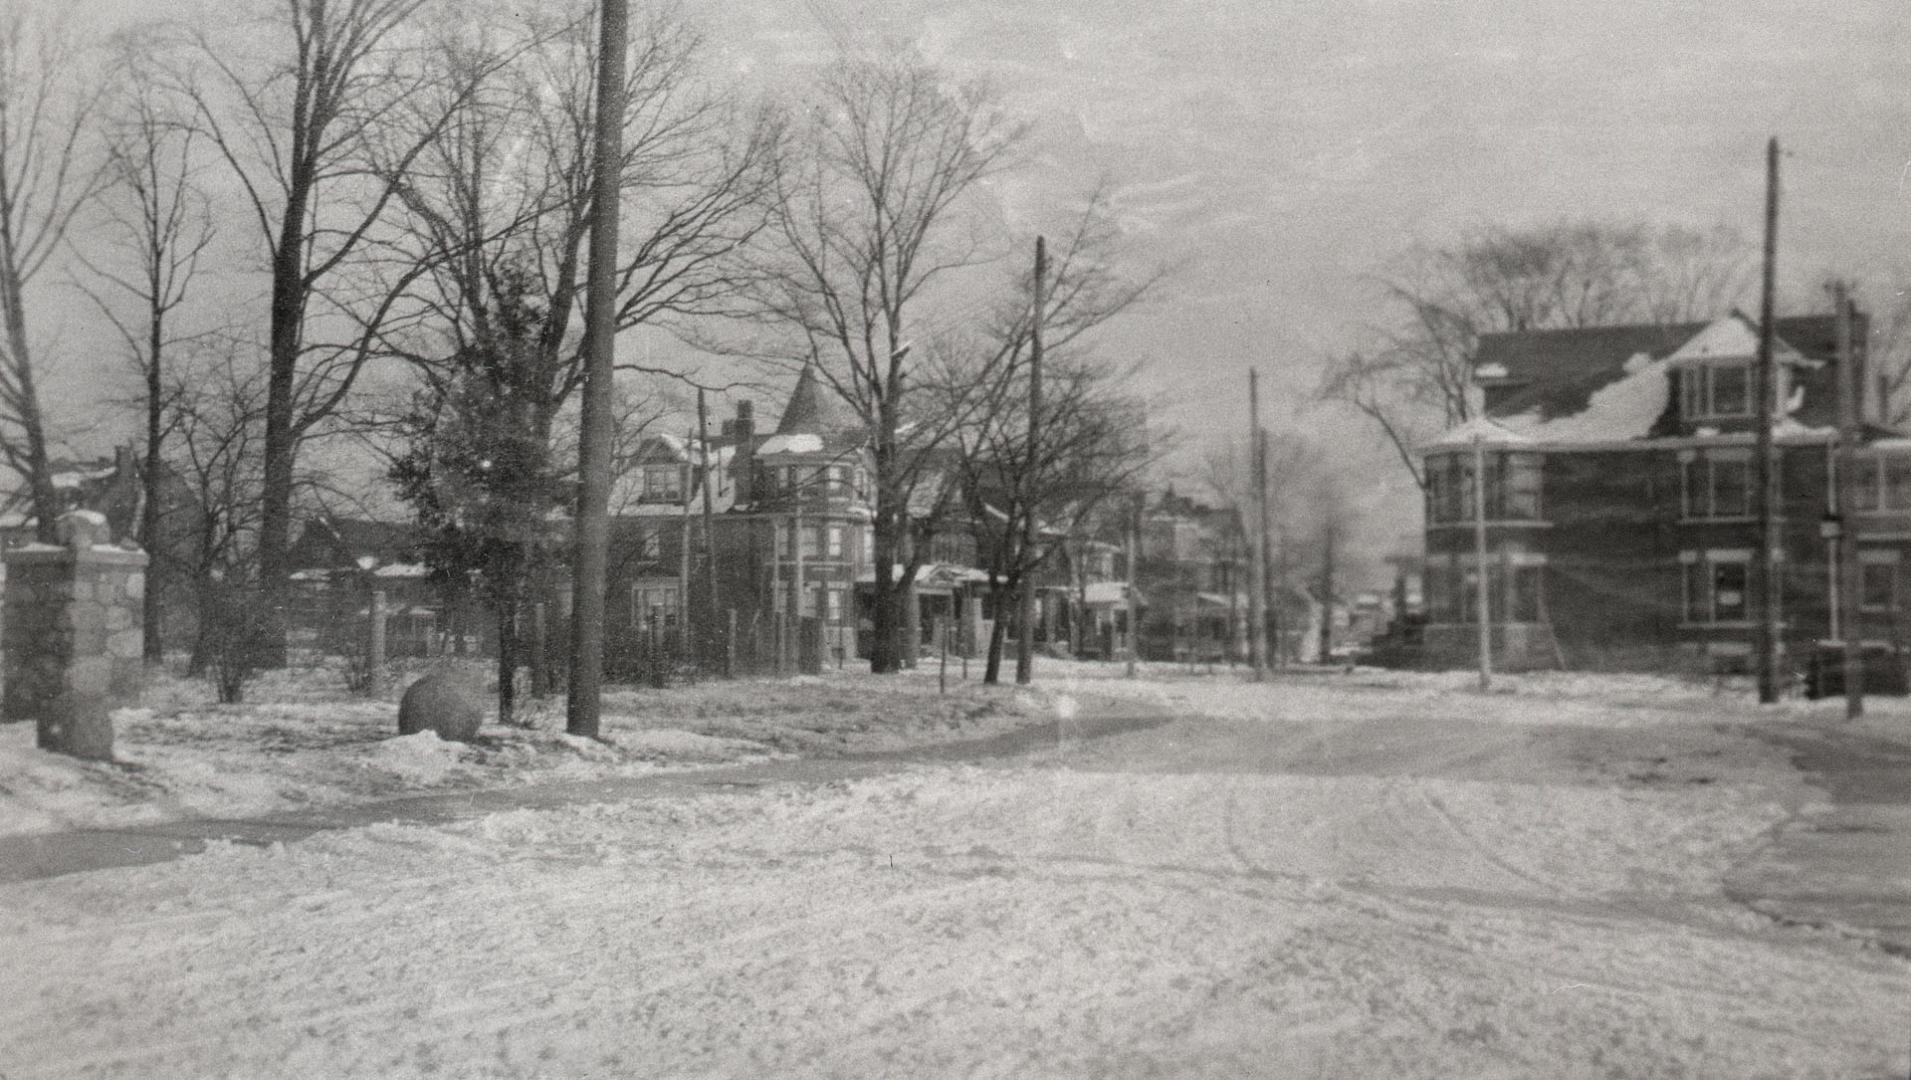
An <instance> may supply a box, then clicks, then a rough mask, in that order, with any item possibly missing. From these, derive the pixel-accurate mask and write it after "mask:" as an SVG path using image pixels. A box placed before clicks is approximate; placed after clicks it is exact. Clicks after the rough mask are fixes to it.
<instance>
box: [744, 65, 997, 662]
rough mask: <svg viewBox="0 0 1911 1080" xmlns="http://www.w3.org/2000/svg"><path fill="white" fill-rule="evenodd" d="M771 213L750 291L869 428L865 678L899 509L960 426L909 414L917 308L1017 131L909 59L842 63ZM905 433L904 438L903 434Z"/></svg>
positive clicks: (879, 627) (957, 258)
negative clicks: (965, 209) (869, 597)
mask: <svg viewBox="0 0 1911 1080" xmlns="http://www.w3.org/2000/svg"><path fill="white" fill-rule="evenodd" d="M808 106H809V115H808V123H807V125H806V127H805V128H804V129H803V130H802V132H801V138H800V139H799V140H798V141H797V145H795V146H793V147H792V148H791V150H790V152H789V153H788V154H787V155H786V156H785V157H784V159H783V161H782V163H781V168H780V169H779V170H778V174H777V176H776V178H775V188H774V192H773V202H772V208H771V215H772V216H771V223H772V233H773V237H774V245H773V247H774V252H773V254H772V256H771V257H770V258H769V259H768V260H767V261H766V264H765V265H764V267H763V278H762V280H761V282H760V283H759V287H758V288H757V289H756V291H755V299H756V300H757V302H758V303H759V305H760V310H761V314H762V316H763V317H764V318H766V319H768V320H769V321H772V322H774V323H777V324H779V325H780V326H782V327H783V328H784V329H785V330H786V331H787V332H789V333H790V334H793V335H794V336H795V337H796V339H797V341H798V344H797V345H796V346H795V347H794V348H792V349H790V350H789V351H788V352H785V353H783V354H782V355H784V356H786V357H788V356H792V355H793V356H795V357H797V358H800V359H807V358H814V359H815V360H816V361H817V362H818V367H817V370H818V372H819V373H820V374H821V375H822V376H823V378H824V379H825V380H826V381H827V382H829V384H830V385H831V386H832V387H833V388H834V389H835V390H836V392H837V393H838V394H839V395H841V397H842V398H843V400H844V401H846V402H848V403H849V405H850V407H851V408H852V410H853V411H854V412H855V414H856V416H857V417H858V419H859V420H860V421H861V422H862V424H863V426H864V428H865V430H866V431H867V432H868V433H869V439H870V443H871V447H870V453H871V458H872V465H873V469H872V472H873V478H874V487H875V520H874V523H873V524H874V532H875V552H874V558H873V562H874V569H875V613H874V623H875V628H874V629H875V633H874V640H873V642H872V647H871V661H870V667H871V670H873V671H876V672H894V671H896V670H898V669H899V668H900V667H901V666H902V662H903V642H902V633H901V631H902V626H903V622H904V611H903V607H904V601H905V588H906V586H905V582H908V581H910V580H911V579H910V578H909V577H908V576H907V571H906V570H905V573H904V574H900V575H899V574H898V572H897V567H898V565H899V564H901V563H903V562H904V561H905V558H904V549H905V547H906V546H907V535H908V530H909V518H910V503H911V500H912V498H913V497H915V495H916V489H917V487H918V486H920V485H921V484H923V483H924V481H925V480H926V479H929V478H932V477H935V476H937V475H939V474H938V472H937V471H936V470H934V469H932V468H931V467H930V465H931V460H932V457H933V455H934V454H935V453H936V452H937V451H938V450H939V448H940V447H941V446H943V445H944V444H945V443H946V441H947V439H948V438H949V436H950V435H951V434H952V433H953V431H954V430H955V429H956V428H957V427H958V426H959V425H960V422H961V421H962V420H963V419H966V418H965V417H961V416H950V415H949V414H947V413H946V412H944V411H940V410H938V411H931V410H928V409H922V408H916V407H915V406H917V405H918V404H919V402H918V400H917V396H916V395H913V394H912V391H913V389H914V388H915V387H916V386H917V385H918V381H917V379H918V374H919V373H918V372H917V363H916V362H912V360H911V354H912V350H911V345H912V341H913V340H914V339H916V338H918V337H921V338H923V339H924V343H925V344H924V347H923V348H922V349H921V350H920V351H919V352H917V353H916V361H917V362H922V363H926V362H927V358H928V357H929V356H930V354H931V353H932V352H933V351H934V350H932V349H931V348H930V347H929V346H928V345H927V341H926V339H927V337H928V336H929V335H928V334H926V333H925V331H927V330H928V329H929V326H928V324H927V323H926V321H924V317H923V315H922V312H921V309H922V308H923V307H924V306H925V305H927V304H928V302H929V301H930V297H931V292H932V290H933V288H934V287H935V286H938V285H939V284H941V283H942V281H943V280H944V279H946V278H948V277H949V276H950V275H951V274H952V273H953V272H955V271H956V270H958V269H959V268H961V267H964V266H968V265H972V264H974V263H975V262H977V261H978V260H979V259H980V258H981V257H982V255H983V252H982V241H981V240H980V238H979V233H980V230H979V227H978V226H977V225H976V223H975V222H974V220H973V219H970V218H967V217H965V216H964V214H963V213H962V212H961V209H962V203H963V202H964V200H965V198H967V197H970V196H971V195H972V194H973V193H974V192H975V190H976V188H977V187H978V185H980V184H981V183H982V182H983V181H984V180H985V179H987V178H988V177H989V176H991V175H993V174H995V173H996V172H998V171H1000V170H1001V169H1002V168H1004V167H1005V166H1006V165H1007V164H1008V162H1009V160H1010V157H1011V155H1012V153H1013V151H1014V150H1015V148H1016V146H1017V144H1018V143H1019V142H1020V141H1021V138H1022V135H1023V132H1024V128H1023V127H1022V126H1021V125H1019V124H1016V123H1014V122H1012V121H1011V120H1010V119H1009V117H1008V116H1007V114H1006V113H1005V112H1004V111H1003V109H1002V108H1001V107H1000V105H999V104H998V102H997V98H996V96H995V95H994V94H993V93H992V92H991V91H990V90H989V89H988V88H987V87H985V86H982V85H979V84H975V83H965V82H961V81H959V80H957V79H955V78H953V77H951V76H950V75H948V74H947V73H945V72H943V71H941V70H939V69H938V68H936V67H934V66H933V65H931V64H930V63H928V62H927V61H925V60H924V59H923V58H922V57H921V56H919V55H917V54H915V53H901V54H898V55H894V56H885V57H872V56H846V57H843V58H842V59H840V60H839V61H838V62H837V63H835V64H833V65H832V66H831V67H830V68H829V69H828V71H827V72H826V73H825V74H823V75H822V76H821V77H820V78H819V79H818V81H817V83H816V86H815V90H814V93H813V95H812V96H811V99H810V101H809V102H808ZM905 431H907V433H908V434H907V437H906V438H905V434H904V433H905Z"/></svg>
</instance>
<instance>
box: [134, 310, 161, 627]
mask: <svg viewBox="0 0 1911 1080" xmlns="http://www.w3.org/2000/svg"><path fill="white" fill-rule="evenodd" d="M148 330H149V331H150V334H149V337H148V340H147V343H146V348H147V350H148V351H147V354H146V467H145V468H144V469H143V470H141V476H140V481H141V485H140V486H141V489H142V492H143V495H144V498H145V500H146V504H145V505H144V506H143V507H141V508H140V521H139V543H140V546H141V547H144V548H145V549H146V558H147V562H146V595H145V597H144V599H142V600H141V601H140V603H141V606H142V609H143V613H142V621H143V622H144V623H145V629H144V633H145V645H144V656H145V660H146V662H147V663H148V664H161V663H164V662H165V659H166V643H165V639H164V635H163V634H162V632H161V631H162V627H161V626H160V618H161V616H162V614H163V609H162V608H161V607H160V603H159V585H160V581H161V579H162V577H163V575H164V568H165V563H164V560H163V559H162V558H161V555H160V553H159V460H160V459H159V451H160V442H161V428H160V420H161V419H162V417H161V406H162V405H163V401H162V399H161V394H162V388H161V384H160V375H161V371H160V366H159V359H160V351H161V350H162V349H163V348H164V346H165V341H166V332H165V324H164V317H163V316H162V315H159V314H158V313H155V314H154V315H153V319H152V323H151V325H150V326H149V327H148Z"/></svg>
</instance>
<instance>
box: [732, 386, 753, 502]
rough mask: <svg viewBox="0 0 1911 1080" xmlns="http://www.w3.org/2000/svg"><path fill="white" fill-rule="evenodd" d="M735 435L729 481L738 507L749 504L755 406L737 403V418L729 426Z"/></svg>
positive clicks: (748, 403)
mask: <svg viewBox="0 0 1911 1080" xmlns="http://www.w3.org/2000/svg"><path fill="white" fill-rule="evenodd" d="M728 426H729V428H730V430H731V431H732V432H733V433H734V434H735V435H736V440H737V449H736V456H735V457H732V458H731V459H730V479H731V483H732V484H734V485H735V490H736V501H737V505H738V506H748V505H749V503H750V474H751V473H752V472H754V471H755V469H754V468H753V467H752V466H753V464H754V462H753V460H752V459H753V458H754V457H755V454H756V406H755V405H754V404H752V403H750V402H748V401H739V402H737V418H736V420H734V421H732V422H731V423H730V424H729V425H728Z"/></svg>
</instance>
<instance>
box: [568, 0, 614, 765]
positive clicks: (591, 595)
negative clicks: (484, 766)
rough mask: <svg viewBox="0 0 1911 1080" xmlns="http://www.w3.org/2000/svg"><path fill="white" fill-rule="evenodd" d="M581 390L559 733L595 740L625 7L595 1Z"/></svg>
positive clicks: (600, 683) (610, 0)
mask: <svg viewBox="0 0 1911 1080" xmlns="http://www.w3.org/2000/svg"><path fill="white" fill-rule="evenodd" d="M601 3H602V5H603V8H602V18H601V22H600V25H599V27H598V43H597V116H596V131H595V137H594V141H595V143H596V146H595V154H594V159H593V162H594V163H593V167H592V175H591V238H590V271H589V275H590V276H589V280H588V292H587V294H586V297H585V305H584V385H583V389H582V399H583V400H582V412H581V415H580V418H579V424H580V427H581V431H580V433H579V438H578V452H577V473H578V487H577V514H576V530H577V537H576V543H577V547H576V551H575V554H574V555H573V556H572V559H571V597H572V600H571V618H572V622H571V685H570V698H569V700H568V701H567V702H566V703H565V719H564V730H565V731H567V732H569V733H570V734H572V735H582V736H584V737H586V738H593V739H594V738H596V737H597V732H598V718H599V713H600V711H601V709H602V707H603V689H604V569H605V564H606V562H607V561H608V559H609V553H610V452H611V445H610V443H611V438H610V437H611V380H612V378H614V377H615V376H614V374H613V367H612V363H611V358H612V357H611V354H612V352H613V351H614V350H615V349H616V347H617V322H616V318H617V310H616V309H617V198H618V194H619V192H618V189H619V187H620V186H621V184H620V181H621V180H622V175H621V173H622V168H621V166H622V165H623V161H624V138H623V135H624V50H625V48H626V46H627V44H628V42H629V38H630V32H629V27H628V22H627V14H626V11H625V0H601Z"/></svg>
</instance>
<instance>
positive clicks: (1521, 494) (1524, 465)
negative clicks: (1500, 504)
mask: <svg viewBox="0 0 1911 1080" xmlns="http://www.w3.org/2000/svg"><path fill="white" fill-rule="evenodd" d="M1506 516H1507V517H1509V518H1516V519H1519V520H1521V521H1537V520H1538V519H1539V516H1540V511H1539V455H1537V454H1514V455H1512V456H1511V458H1509V474H1508V477H1507V494H1506Z"/></svg>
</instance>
